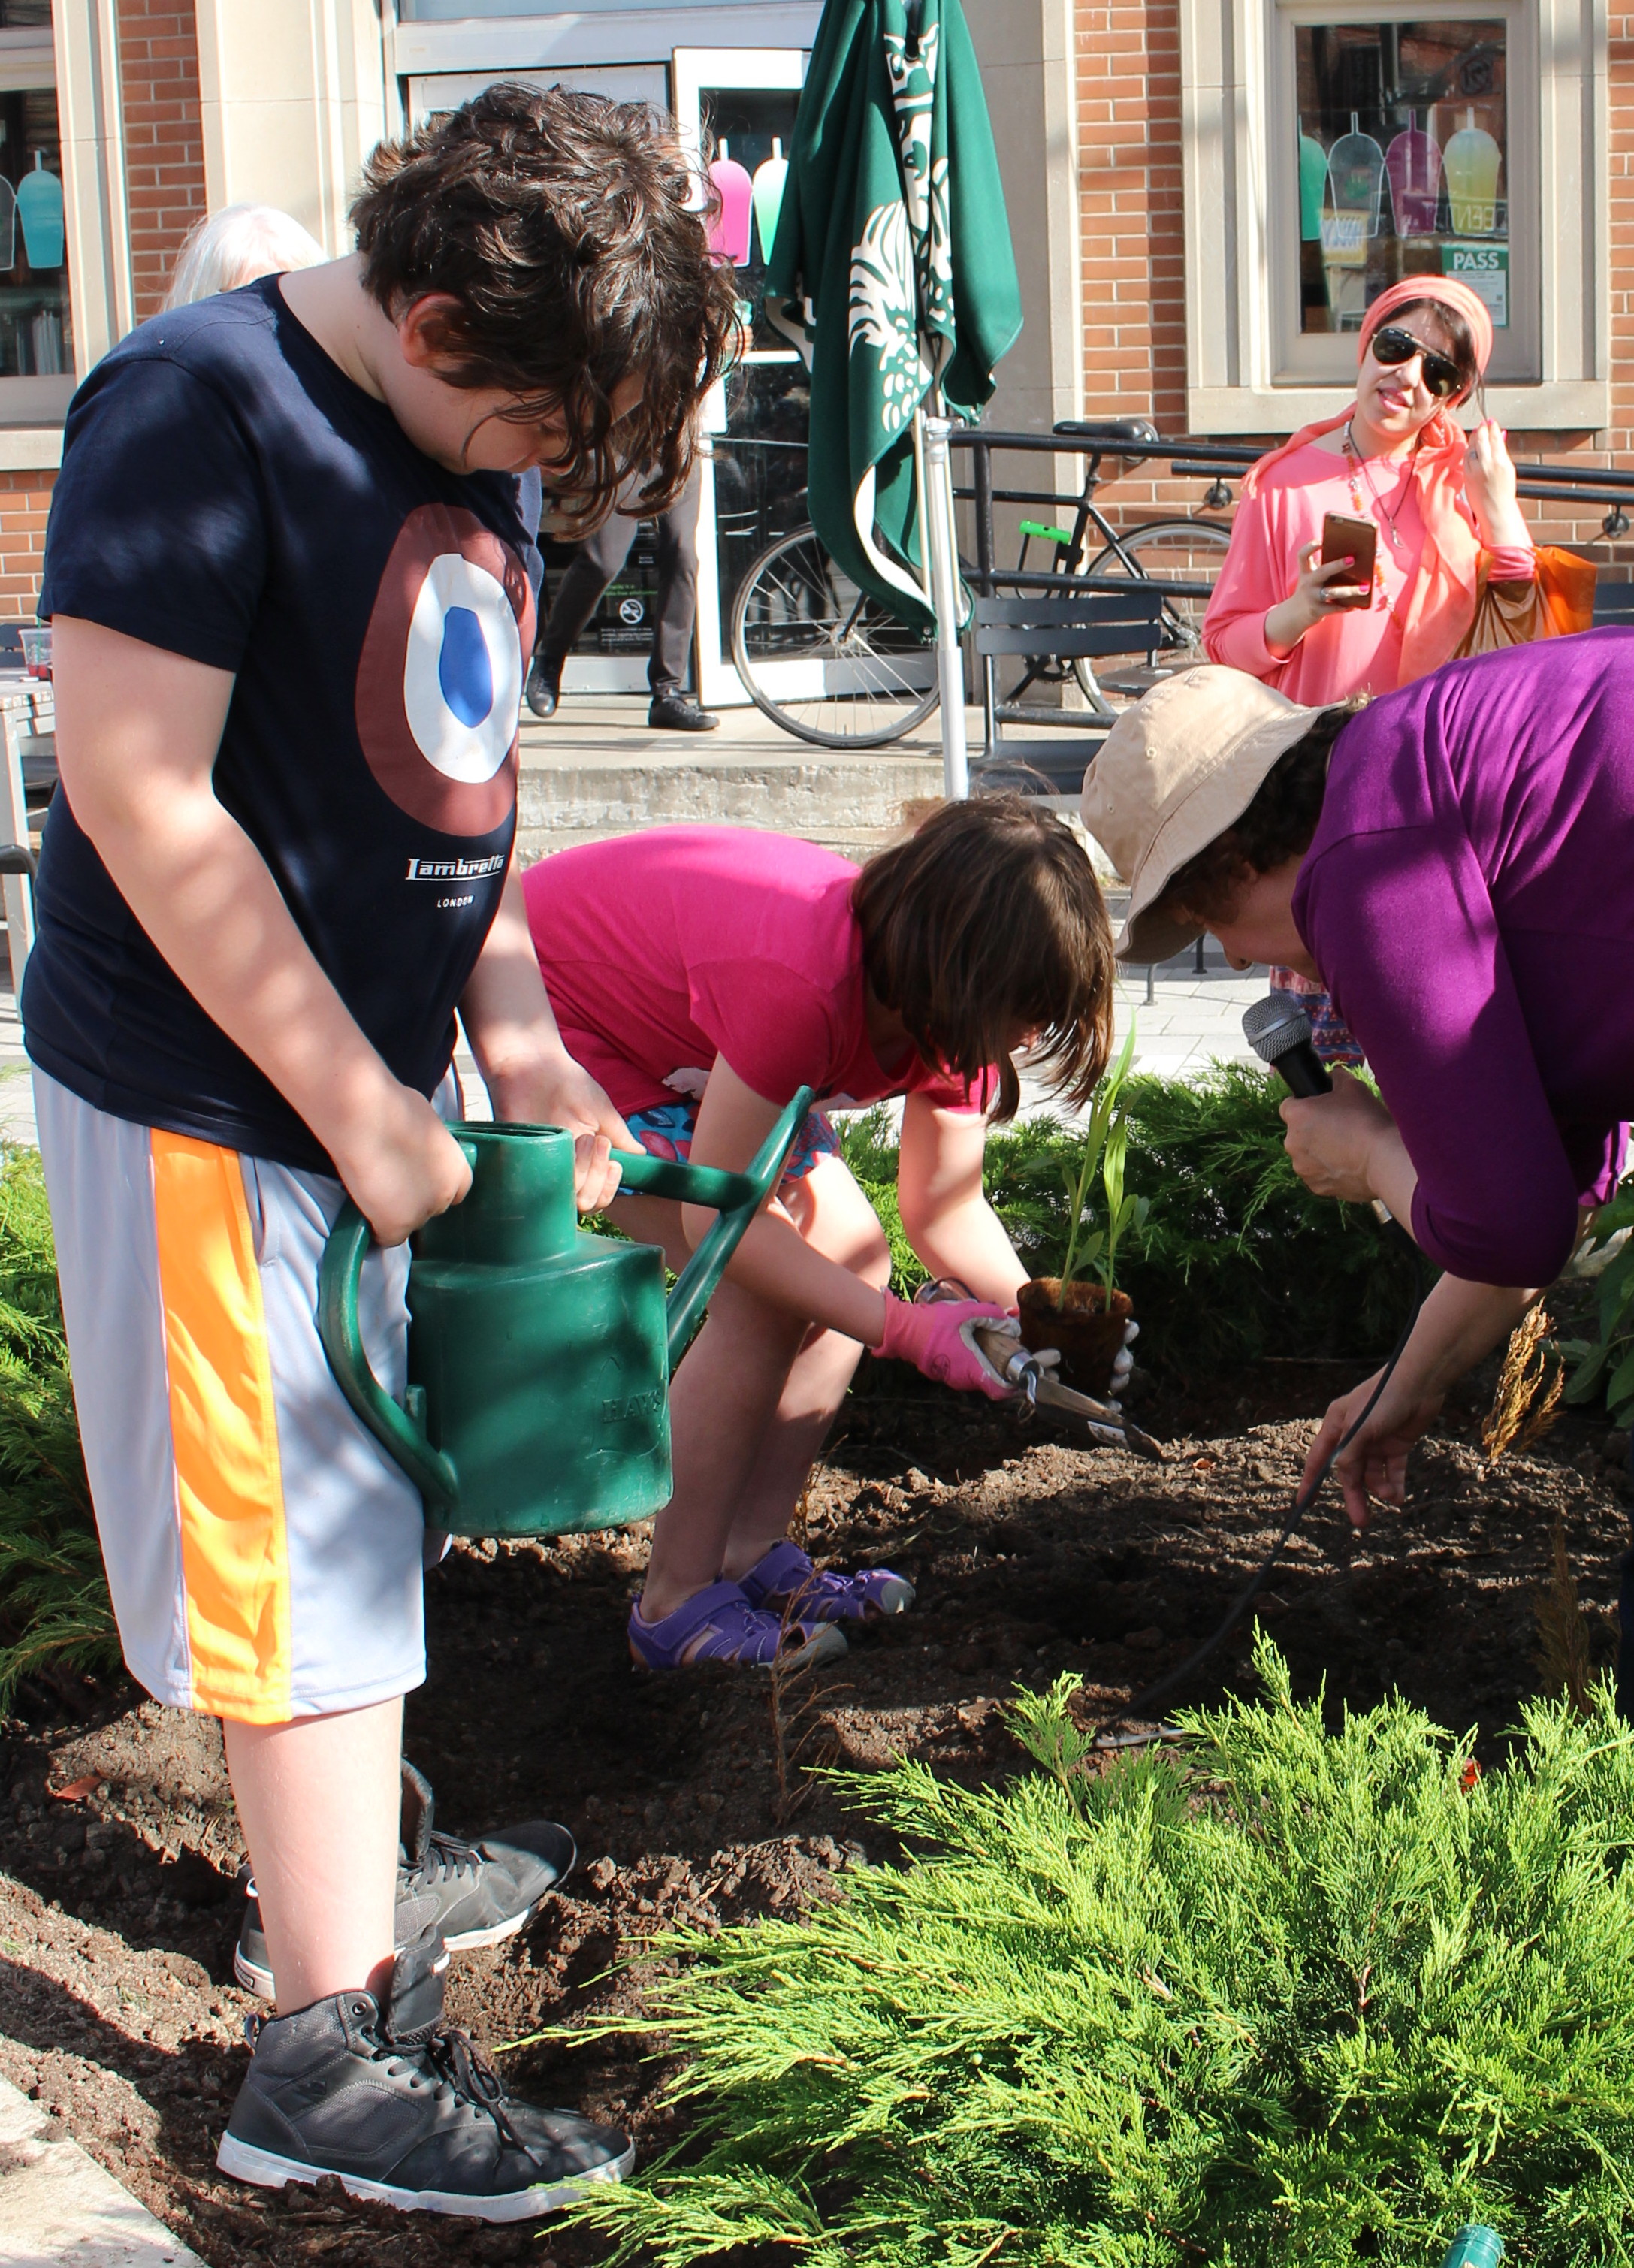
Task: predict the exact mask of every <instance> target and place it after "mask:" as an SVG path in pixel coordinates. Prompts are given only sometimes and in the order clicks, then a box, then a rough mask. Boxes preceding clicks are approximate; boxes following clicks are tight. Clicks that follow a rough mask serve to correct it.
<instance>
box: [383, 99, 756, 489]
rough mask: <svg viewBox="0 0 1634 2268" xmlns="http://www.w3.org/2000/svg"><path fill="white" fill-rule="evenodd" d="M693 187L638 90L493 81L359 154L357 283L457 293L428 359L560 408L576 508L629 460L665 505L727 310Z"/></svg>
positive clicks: (621, 480)
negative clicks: (634, 382)
mask: <svg viewBox="0 0 1634 2268" xmlns="http://www.w3.org/2000/svg"><path fill="white" fill-rule="evenodd" d="M696 188H697V182H696V174H695V173H694V172H693V170H692V168H691V167H690V166H688V161H687V158H686V155H685V153H684V151H682V149H681V144H680V142H679V141H678V140H677V139H676V136H675V133H674V129H673V126H672V125H671V123H670V122H669V121H668V120H667V119H666V118H664V117H663V116H662V115H661V114H659V112H657V111H655V110H651V109H649V108H648V107H647V106H646V105H645V104H644V103H638V102H608V101H605V100H604V99H602V98H601V97H600V96H599V95H592V94H576V93H570V92H565V91H564V90H563V88H561V87H552V88H550V89H549V90H548V92H541V91H540V90H539V89H537V88H534V87H527V86H519V85H510V84H506V83H504V82H502V83H501V84H499V85H496V86H490V87H488V88H486V89H485V90H484V91H483V92H482V93H481V94H479V95H477V96H476V97H475V99H474V100H472V101H470V102H467V103H464V104H462V105H461V106H460V108H459V109H458V110H451V111H446V112H444V113H442V114H439V115H438V116H437V117H435V118H432V119H430V120H428V121H427V122H426V123H425V124H424V125H423V126H420V127H417V128H416V129H415V131H414V132H413V133H412V134H410V135H409V136H407V138H406V139H405V140H403V141H401V142H382V143H380V144H379V146H378V147H377V148H376V149H375V150H374V151H373V152H372V155H371V157H370V158H369V160H368V162H367V164H366V165H365V166H364V177H363V187H362V188H361V189H360V190H359V191H358V194H357V197H356V198H355V200H354V201H353V204H352V209H351V210H352V222H353V225H354V226H355V227H356V229H357V248H358V250H359V251H360V252H361V253H362V254H363V258H364V268H363V281H364V288H365V289H366V290H367V291H369V293H370V294H371V296H372V298H374V299H375V300H376V301H377V302H378V304H379V306H381V307H383V308H384V309H385V310H386V313H387V314H388V315H390V316H391V317H392V319H393V320H396V319H397V318H398V317H399V316H400V315H401V313H403V311H404V309H405V308H407V307H409V306H412V305H413V304H414V302H415V301H416V299H420V298H425V297H426V296H427V295H428V294H429V293H431V292H445V293H446V294H448V296H449V297H450V298H453V300H454V301H455V302H457V305H456V306H453V307H451V308H449V309H448V310H447V311H446V312H445V315H444V316H443V318H442V320H440V321H439V322H438V324H437V325H436V326H434V327H433V328H432V339H433V343H434V344H435V345H436V346H437V348H438V351H439V352H445V353H446V355H447V357H448V366H447V368H446V370H445V372H442V373H441V374H442V375H444V376H445V378H446V379H447V380H448V382H449V383H450V384H451V385H453V386H461V387H499V388H502V389H503V390H504V392H505V393H507V394H512V395H514V396H515V401H514V403H513V405H512V407H511V408H509V409H506V410H505V411H504V413H503V415H504V416H505V418H506V419H507V421H508V422H512V423H516V424H520V425H526V424H532V423H539V422H541V420H542V419H543V418H545V417H546V416H552V415H554V414H556V413H558V412H559V413H560V414H561V415H562V416H563V420H564V423H565V425H566V429H567V440H566V460H565V465H564V469H563V475H562V478H563V486H564V487H565V488H567V489H568V490H570V491H571V492H572V494H573V497H574V502H575V507H576V509H577V510H581V511H582V512H584V514H585V519H586V520H587V521H588V520H591V519H594V518H595V517H597V516H599V515H600V514H601V513H603V512H606V511H607V509H608V508H609V507H610V506H611V504H612V503H613V501H614V499H615V497H616V496H617V495H618V493H619V491H620V490H621V488H622V487H623V486H624V484H625V483H626V482H627V481H628V479H629V475H630V474H631V472H632V471H639V472H641V473H642V474H644V475H645V485H644V487H643V488H642V489H641V490H640V491H639V500H640V506H641V510H642V511H643V512H644V513H645V512H661V511H663V510H664V509H665V507H666V505H667V504H672V503H673V501H674V500H675V498H676V497H678V496H679V495H680V494H681V490H682V489H683V488H684V487H685V486H686V482H687V478H688V474H689V473H690V471H691V468H692V460H693V454H694V449H695V436H696V421H697V411H698V408H699V405H700V403H701V402H702V401H703V396H704V395H705V394H707V393H708V391H709V389H710V387H711V386H712V385H713V384H714V382H715V380H716V379H718V377H719V375H720V373H721V370H722V367H723V365H724V362H725V355H726V350H727V346H728V342H729V341H730V339H731V337H732V330H733V327H734V324H735V321H736V316H735V313H734V306H733V302H734V287H733V280H732V269H731V268H730V267H729V266H724V265H722V264H721V263H720V262H718V261H716V260H714V259H713V258H712V257H711V256H710V247H709V232H708V221H709V216H708V213H707V212H706V211H699V210H695V209H694V206H695V205H696ZM637 374H638V375H639V376H640V378H641V379H642V380H643V383H644V394H643V398H642V401H641V402H640V404H639V406H638V407H637V409H633V410H631V411H629V413H628V414H627V415H626V416H623V417H621V418H618V419H617V420H616V421H615V414H614V409H613V397H614V394H615V392H616V390H617V389H618V387H619V386H620V385H621V383H622V381H623V380H625V379H628V378H629V377H631V376H633V375H637ZM553 479H554V475H553Z"/></svg>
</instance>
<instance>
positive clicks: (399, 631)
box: [22, 277, 534, 1172]
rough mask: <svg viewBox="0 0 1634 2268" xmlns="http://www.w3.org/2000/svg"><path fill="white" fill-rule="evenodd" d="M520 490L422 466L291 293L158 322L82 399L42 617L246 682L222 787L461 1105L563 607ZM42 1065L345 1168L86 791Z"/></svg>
mask: <svg viewBox="0 0 1634 2268" xmlns="http://www.w3.org/2000/svg"><path fill="white" fill-rule="evenodd" d="M518 491H519V482H518V481H517V479H516V478H515V476H514V475H511V474H508V473H476V474H472V475H466V476H464V477H461V476H460V475H456V474H453V473H449V472H445V471H444V470H443V468H441V467H440V466H438V465H437V464H434V463H433V462H432V460H431V459H430V458H429V457H426V456H423V455H422V453H420V451H419V450H418V449H416V447H415V446H414V445H413V443H412V442H411V441H410V440H409V438H408V437H407V435H406V434H405V433H404V432H403V431H402V430H401V427H400V426H399V425H398V423H397V421H396V419H395V418H394V416H392V413H391V411H390V410H389V409H387V408H386V405H385V403H384V402H380V401H374V400H372V398H371V396H370V395H368V394H364V392H363V390H362V389H361V387H357V386H355V385H354V384H353V383H352V381H351V380H350V379H349V378H347V377H346V376H345V375H344V373H343V372H342V371H341V370H340V369H339V368H338V367H337V365H335V363H334V362H332V361H331V360H330V358H329V357H328V355H327V354H325V352H324V351H323V350H322V349H321V348H320V346H319V345H318V343H317V342H316V341H315V340H314V339H313V337H312V335H311V334H310V333H309V332H308V331H306V330H305V329H304V328H303V327H302V326H301V324H300V323H298V321H297V320H296V319H295V317H294V316H293V315H292V314H291V313H290V311H289V309H288V308H287V307H286V306H285V305H284V303H283V295H282V293H281V292H280V291H279V289H278V284H277V281H276V278H273V277H269V278H267V279H265V280H264V281H262V282H261V283H259V284H250V285H248V286H247V288H246V289H245V290H243V291H234V292H231V293H228V294H227V295H225V296H224V297H223V298H215V299H207V300H204V301H202V302H201V303H200V304H199V305H197V306H191V307H184V308H181V309H180V310H179V311H178V312H177V313H173V314H164V315H158V316H155V317H154V318H153V320H151V322H147V323H144V325H143V326H142V328H140V329H139V330H137V331H135V332H133V333H132V334H131V335H130V336H129V338H128V339H126V340H124V341H123V342H121V344H120V345H119V346H117V347H116V348H114V351H113V352H112V353H111V354H110V355H108V356H107V357H106V359H105V360H103V361H102V362H100V363H99V364H98V365H97V367H96V369H95V370H94V371H92V373H91V375H90V377H89V378H88V379H86V380H85V384H84V385H83V386H82V387H80V389H79V391H78V393H77V394H76V395H75V396H74V401H73V405H72V407H71V409H70V411H69V416H68V428H67V431H66V434H65V436H64V439H63V470H62V473H61V475H59V477H58V480H57V484H56V490H55V496H54V497H53V498H52V504H51V518H50V523H49V526H48V529H47V534H46V562H45V584H44V589H43V592H42V595H41V599H40V609H41V612H42V613H44V614H46V615H56V614H61V615H77V616H81V617H83V618H84V619H85V620H86V621H89V622H99V623H102V624H104V625H106V626H107V628H109V629H111V630H122V631H124V632H125V633H126V634H127V635H128V636H129V637H135V638H141V639H143V640H144V642H145V643H146V644H149V645H155V646H161V647H164V648H165V649H166V651H168V652H173V653H180V654H185V655H187V656H188V658H189V659H193V660H195V661H201V662H205V663H208V664H209V665H210V666H212V667H213V668H216V669H226V670H232V672H233V673H234V674H235V678H236V682H235V684H234V687H233V693H232V704H231V706H230V708H229V710H228V712H227V722H226V726H225V729H224V732H223V734H222V740H221V749H220V753H219V755H217V759H216V766H215V771H214V775H213V784H214V787H215V792H216V794H217V798H218V799H219V800H220V801H221V803H222V804H223V805H224V807H225V808H226V809H227V810H228V811H229V812H231V813H232V815H233V817H234V818H235V819H236V820H237V821H239V824H240V825H241V826H242V827H243V828H244V829H245V831H246V833H247V835H248V836H249V837H250V839H251V840H252V842H254V844H255V847H256V849H257V850H258V851H260V852H261V857H262V858H264V859H265V860H266V862H267V864H268V865H269V867H270V869H271V871H272V873H273V876H274V878H275V880H276V882H277V885H278V887H279V889H280V890H281V891H282V892H283V897H284V900H285V902H287V904H288V906H289V908H290V910H291V913H292V914H293V916H294V917H295V920H296V922H297V924H298V926H299V928H300V931H301V934H302V935H303V937H304V938H305V940H306V942H307V944H308V945H309V946H311V948H312V950H313V954H314V955H315V957H316V958H317V960H318V961H319V963H320V966H321V967H322V968H323V969H324V971H325V973H326V975H327V976H328V977H329V978H330V980H331V982H332V983H334V984H335V988H336V990H338V991H339V993H340V995H341V998H342V1000H344V1002H345V1003H346V1005H347V1007H348V1008H349V1009H350V1012H351V1013H352V1015H353V1016H354V1017H355V1018H356V1019H357V1022H358V1024H359V1025H360V1026H361V1027H362V1028H363V1030H364V1032H365V1033H366V1034H367V1035H368V1037H369V1038H370V1040H371V1041H372V1042H373V1044H374V1045H375V1047H376V1048H378V1049H379V1052H380V1054H381V1055H382V1056H383V1057H385V1059H386V1063H387V1064H389V1065H390V1066H391V1069H392V1071H394V1073H395V1074H396V1076H397V1077H398V1078H399V1079H401V1080H402V1081H403V1083H404V1085H405V1086H413V1087H417V1088H418V1089H419V1091H420V1093H421V1094H425V1095H430V1094H432V1093H433V1092H434V1091H435V1089H436V1087H437V1086H438V1082H439V1081H440V1080H441V1079H442V1078H443V1076H444V1074H445V1071H447V1068H448V1064H449V1060H450V1057H451V1056H452V1053H453V1036H454V1028H453V1012H454V1006H455V1004H456V1002H457V1001H458V999H459V998H460V993H461V991H462V990H464V988H465V984H466V981H467V978H468V977H469V976H470V974H471V970H472V968H473V967H474V966H475V961H476V958H477V955H478V954H479V953H480V952H481V950H482V942H483V939H485V938H486V936H487V934H488V931H489V924H491V922H492V920H493V917H494V915H495V913H496V912H497V909H498V905H499V899H500V894H501V891H502V889H503V887H504V877H505V870H506V866H507V865H508V863H509V859H510V855H511V844H512V836H513V834H514V832H515V826H516V770H517V715H518V709H519V696H520V693H521V689H522V673H523V669H524V667H525V666H526V660H525V658H526V655H527V654H528V652H530V651H531V649H532V644H533V630H534V600H533V593H532V592H531V590H530V589H529V586H528V578H527V575H526V570H525V566H524V559H525V556H526V549H527V546H528V532H527V530H526V527H525V525H524V522H523V519H522V516H521V512H520V508H519V496H518ZM38 903H39V942H38V944H37V945H36V946H35V949H34V951H33V954H31V956H30V958H29V962H28V969H27V975H26V980H25V983H24V986H23V1000H22V1015H23V1024H24V1029H25V1033H26V1040H27V1046H28V1051H29V1054H30V1055H31V1056H32V1057H33V1060H34V1061H35V1062H36V1063H37V1064H39V1065H40V1068H41V1069H42V1070H43V1071H48V1072H49V1073H50V1075H51V1077H52V1078H53V1079H59V1080H60V1081H61V1082H62V1083H63V1086H67V1087H69V1088H70V1089H71V1090H72V1091H73V1092H74V1093H75V1094H78V1095H80V1096H82V1097H83V1098H84V1099H85V1101H87V1102H91V1103H93V1104H95V1106H96V1107H97V1108H99V1109H101V1110H106V1111H108V1112H110V1113H112V1115H113V1116H115V1117H119V1118H129V1119H134V1120H136V1122H137V1123H140V1124H144V1125H151V1126H162V1127H165V1128H166V1129H168V1130H171V1131H173V1132H175V1133H180V1134H193V1135H197V1136H200V1137H202V1138H203V1139H205V1140H207V1141H210V1142H218V1143H221V1144H223V1145H226V1146H227V1147H230V1148H232V1149H237V1150H244V1151H248V1152H253V1153H254V1154H255V1155H257V1156H260V1157H265V1158H271V1159H275V1160H278V1161H279V1162H281V1163H283V1164H285V1165H291V1166H300V1167H313V1168H316V1169H317V1170H320V1171H330V1172H332V1171H333V1170H334V1169H333V1167H332V1166H331V1164H330V1162H329V1160H328V1158H327V1156H326V1155H325V1153H324V1152H323V1150H322V1148H321V1147H320V1145H319V1143H318V1142H317V1140H316V1138H314V1136H313V1133H312V1132H311V1130H309V1129H308V1127H307V1126H306V1125H305V1123H304V1122H303V1121H302V1119H301V1118H300V1117H299V1116H298V1115H297V1113H296V1112H295V1111H294V1110H293V1109H292V1108H291V1106H290V1105H289V1103H287V1102H286V1101H284V1100H283V1096H282V1095H281V1094H278V1092H277V1090H276V1088H275V1087H274V1086H273V1085H272V1084H271V1082H270V1080H269V1079H267V1078H266V1077H265V1076H264V1075H263V1074H262V1073H261V1071H258V1070H257V1069H256V1067H255V1065H254V1064H253V1063H251V1061H250V1060H249V1058H248V1057H247V1056H246V1055H245V1054H244V1053H243V1052H242V1050H241V1049H239V1048H238V1047H236V1046H235V1045H234V1044H233V1042H232V1041H231V1040H230V1039H229V1038H228V1037H227V1035H225V1033H224V1032H223V1031H222V1030H221V1029H220V1028H219V1027H217V1025H215V1024H214V1023H212V1022H211V1021H210V1018H209V1017H208V1016H207V1015H206V1014H205V1013H204V1011H203V1010H202V1008H201V1007H200V1006H199V1005H198V1003H197V1002H196V1001H195V999H194V998H193V996H192V995H191V993H189V992H188V990H187V989H186V987H185V986H184V985H183V984H182V983H181V982H180V979H179V978H178V977H177V976H174V975H173V972H172V970H171V969H170V968H169V966H168V964H167V963H166V961H164V960H163V958H162V957H161V956H160V954H158V951H157V950H156V949H155V947H154V946H153V945H152V943H151V940H150V939H148V937H147V935H146V933H145V932H144V930H143V929H142V928H141V926H140V924H138V923H137V921H136V917H135V916H134V915H133V914H132V913H131V911H130V909H129V907H128V906H127V905H126V903H125V902H124V900H123V898H121V895H120V894H119V891H118V890H117V888H116V887H114V882H113V880H112V879H111V878H110V876H109V874H108V872H107V868H106V867H105V866H104V865H103V864H102V861H101V859H100V858H99V857H98V855H97V853H96V851H95V850H94V849H93V848H92V844H91V843H90V841H89V840H88V838H87V837H86V836H85V834H84V833H83V831H82V830H81V828H79V827H78V825H77V823H76V821H75V819H74V815H73V813H72V812H71V811H70V808H69V806H68V802H67V799H66V798H65V797H64V796H63V795H59V796H58V797H57V798H56V799H55V802H54V804H53V806H52V808H51V814H50V817H49V819H48V822H47V826H46V830H45V840H44V849H43V853H42V856H41V858H40V884H39V894H38Z"/></svg>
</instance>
